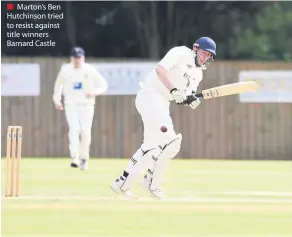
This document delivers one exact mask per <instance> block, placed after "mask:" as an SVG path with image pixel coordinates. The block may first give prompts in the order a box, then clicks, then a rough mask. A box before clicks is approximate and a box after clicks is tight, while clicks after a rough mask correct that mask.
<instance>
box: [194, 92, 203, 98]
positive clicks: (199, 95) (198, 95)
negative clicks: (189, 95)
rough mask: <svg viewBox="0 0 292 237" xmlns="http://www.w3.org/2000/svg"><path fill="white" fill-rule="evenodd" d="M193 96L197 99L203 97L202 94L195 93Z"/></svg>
mask: <svg viewBox="0 0 292 237" xmlns="http://www.w3.org/2000/svg"><path fill="white" fill-rule="evenodd" d="M195 96H196V97H199V98H203V97H204V96H203V94H202V93H197V94H195Z"/></svg>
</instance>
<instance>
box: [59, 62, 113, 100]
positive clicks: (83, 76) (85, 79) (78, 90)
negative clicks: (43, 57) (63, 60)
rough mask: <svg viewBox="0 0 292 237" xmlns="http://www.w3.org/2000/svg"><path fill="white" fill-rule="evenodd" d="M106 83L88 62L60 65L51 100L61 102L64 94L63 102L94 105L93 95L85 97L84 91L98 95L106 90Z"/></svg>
mask: <svg viewBox="0 0 292 237" xmlns="http://www.w3.org/2000/svg"><path fill="white" fill-rule="evenodd" d="M107 88H108V84H107V82H106V80H105V79H104V78H103V77H102V76H101V74H100V73H99V72H98V71H97V70H96V69H95V68H94V67H93V66H91V65H89V64H88V63H82V64H81V66H80V67H79V68H74V67H73V65H72V63H68V64H65V65H63V66H62V67H61V69H60V72H59V74H58V77H57V79H56V81H55V87H54V94H53V101H54V103H55V104H61V95H62V93H63V95H64V102H65V104H82V105H94V104H95V97H93V98H87V97H86V92H91V93H93V94H95V95H100V94H102V93H104V92H106V91H107Z"/></svg>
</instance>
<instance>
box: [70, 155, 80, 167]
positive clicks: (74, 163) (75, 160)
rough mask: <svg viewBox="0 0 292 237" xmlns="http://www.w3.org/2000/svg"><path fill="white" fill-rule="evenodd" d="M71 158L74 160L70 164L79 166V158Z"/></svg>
mask: <svg viewBox="0 0 292 237" xmlns="http://www.w3.org/2000/svg"><path fill="white" fill-rule="evenodd" d="M71 159H72V161H71V164H70V166H71V167H73V168H77V167H78V166H79V159H78V158H76V157H72V158H71Z"/></svg>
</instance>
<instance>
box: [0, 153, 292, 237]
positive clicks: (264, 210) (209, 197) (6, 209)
mask: <svg viewBox="0 0 292 237" xmlns="http://www.w3.org/2000/svg"><path fill="white" fill-rule="evenodd" d="M127 162H128V160H126V159H93V158H92V159H91V160H90V163H89V170H87V171H80V170H79V169H73V168H70V167H69V163H70V160H69V159H56V158H48V159H38V158H23V159H22V166H21V191H20V193H21V196H20V197H18V198H6V197H3V195H4V181H5V159H2V236H30V237H36V236H38V237H43V236H46V237H48V236H64V237H68V236H84V237H89V236H90V237H93V236H104V237H109V236H117V237H118V236H119V237H120V236H135V237H138V236H177V237H178V236H204V237H207V236H210V237H211V236H212V237H215V236H221V237H223V236H228V237H231V236H232V237H242V236H250V237H257V236H277V237H280V236H292V228H291V224H292V162H291V161H223V160H222V161H221V160H220V161H218V160H179V159H174V160H172V161H171V165H170V167H169V169H168V171H167V174H166V178H165V182H164V188H165V192H166V194H167V196H168V197H167V198H166V199H165V200H163V201H157V200H152V199H151V198H150V197H149V195H148V193H147V192H146V191H145V190H143V189H142V188H141V187H140V186H139V182H137V183H136V184H135V190H134V191H135V193H136V194H137V195H138V196H139V197H140V199H138V200H124V199H122V198H121V197H117V196H116V195H115V194H114V193H113V192H112V191H111V190H110V188H109V185H110V184H111V182H112V181H113V180H114V179H115V178H116V177H117V176H118V175H120V172H121V170H122V169H123V168H124V166H125V165H126V164H127ZM141 177H142V176H141Z"/></svg>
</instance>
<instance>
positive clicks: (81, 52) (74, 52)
mask: <svg viewBox="0 0 292 237" xmlns="http://www.w3.org/2000/svg"><path fill="white" fill-rule="evenodd" d="M84 55H85V52H84V49H83V48H81V47H74V48H73V49H72V51H71V56H72V57H75V58H79V57H82V56H84Z"/></svg>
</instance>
